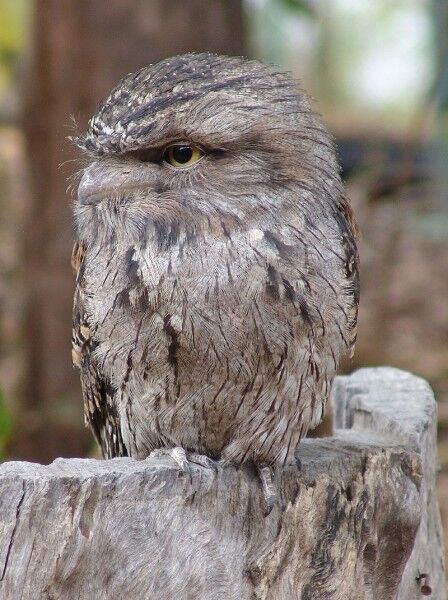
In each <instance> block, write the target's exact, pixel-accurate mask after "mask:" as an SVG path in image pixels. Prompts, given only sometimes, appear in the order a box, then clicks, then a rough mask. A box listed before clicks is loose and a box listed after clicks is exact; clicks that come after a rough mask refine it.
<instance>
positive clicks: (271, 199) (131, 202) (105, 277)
mask: <svg viewBox="0 0 448 600" xmlns="http://www.w3.org/2000/svg"><path fill="white" fill-rule="evenodd" d="M175 141H182V142H189V143H192V144H195V145H198V146H200V147H201V148H202V149H203V150H204V151H205V156H204V157H203V159H202V160H200V161H199V162H197V163H196V164H194V165H193V166H191V167H189V168H186V169H174V168H173V167H171V166H170V165H168V164H167V163H165V162H164V161H163V159H162V155H163V149H164V148H165V147H166V146H167V145H168V144H170V143H172V142H175ZM77 143H78V145H79V146H80V147H81V148H83V149H84V150H85V151H86V152H87V153H88V154H89V155H90V156H91V158H92V163H91V164H90V166H88V167H87V168H86V169H85V171H84V174H83V177H82V180H81V183H80V186H79V192H78V199H77V200H76V201H75V204H74V215H75V230H76V238H77V244H76V246H75V252H74V264H75V268H76V271H77V285H76V293H75V307H74V352H73V355H74V361H75V363H77V364H79V366H80V368H81V381H82V388H83V395H84V401H85V414H86V420H87V422H88V423H89V424H90V426H91V427H92V429H93V432H94V434H95V436H96V439H97V441H98V443H99V444H100V445H101V448H102V451H103V454H104V455H105V456H106V457H113V456H118V455H129V456H134V457H136V458H144V457H146V456H147V455H148V454H149V453H150V452H151V451H152V450H154V449H157V448H160V447H176V446H181V447H183V448H184V449H186V450H187V452H189V451H192V452H198V453H202V454H206V455H208V456H210V457H213V458H219V459H222V460H223V461H225V462H232V463H236V464H239V463H241V462H243V461H247V460H254V461H255V462H256V463H257V464H259V465H272V464H275V463H280V464H284V463H286V462H289V461H292V460H293V456H294V450H295V447H296V445H297V443H298V442H299V440H300V438H301V437H302V436H304V435H305V434H306V431H307V430H308V428H309V427H314V426H315V425H316V424H317V423H318V422H319V421H320V419H321V417H322V413H323V409H324V406H325V402H326V400H327V397H328V393H329V389H330V386H331V382H332V380H333V377H334V374H335V371H336V368H337V365H338V361H339V358H340V356H341V355H342V354H343V353H344V352H346V351H349V352H350V351H351V349H352V347H353V343H354V339H355V328H356V314H357V305H358V258H357V251H356V245H355V241H354V224H353V221H352V217H351V210H350V208H349V205H348V202H347V200H346V198H345V195H344V190H343V187H342V184H341V180H340V177H339V174H338V166H337V162H336V158H335V152H334V147H333V143H332V141H331V140H330V138H329V136H328V134H327V132H326V130H325V128H324V127H323V126H322V124H321V123H320V121H319V120H318V119H317V118H316V116H315V115H314V114H313V112H312V111H311V108H310V106H309V102H308V99H307V98H306V96H305V95H304V93H303V92H298V91H297V89H296V87H295V83H294V82H293V81H292V80H291V79H290V78H289V77H288V76H287V75H285V74H283V73H279V72H277V71H275V70H274V69H273V68H271V67H268V66H265V65H262V64H260V63H257V62H253V61H247V60H245V59H241V58H229V57H222V56H214V55H210V54H198V55H194V54H189V55H185V56H178V57H174V58H170V59H167V60H164V61H162V62H161V63H159V64H157V65H152V66H149V67H145V68H143V69H141V70H140V71H138V72H137V73H134V74H132V75H128V76H127V77H125V78H124V79H123V80H122V81H121V82H120V83H119V84H118V86H117V87H116V88H115V89H114V90H113V91H112V92H111V94H110V96H109V97H108V98H107V99H106V100H105V101H104V102H103V103H102V104H101V105H100V107H99V109H98V112H97V114H96V115H95V116H94V117H93V118H92V120H91V121H90V125H89V129H88V131H87V133H86V135H85V136H83V137H81V138H79V139H78V140H77Z"/></svg>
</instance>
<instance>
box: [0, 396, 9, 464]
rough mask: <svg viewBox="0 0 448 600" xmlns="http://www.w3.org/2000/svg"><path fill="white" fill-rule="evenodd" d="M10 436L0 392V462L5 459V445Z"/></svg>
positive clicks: (6, 413)
mask: <svg viewBox="0 0 448 600" xmlns="http://www.w3.org/2000/svg"><path fill="white" fill-rule="evenodd" d="M10 435H11V417H10V414H9V411H8V410H7V408H6V405H5V402H4V398H3V393H2V391H1V390H0V460H2V459H3V458H4V457H5V448H6V444H7V443H8V441H9V436H10Z"/></svg>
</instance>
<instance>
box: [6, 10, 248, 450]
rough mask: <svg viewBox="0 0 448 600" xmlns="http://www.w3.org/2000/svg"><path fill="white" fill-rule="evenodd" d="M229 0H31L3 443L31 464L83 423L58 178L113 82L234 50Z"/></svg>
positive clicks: (81, 435) (73, 445) (238, 49)
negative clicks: (15, 377)
mask: <svg viewBox="0 0 448 600" xmlns="http://www.w3.org/2000/svg"><path fill="white" fill-rule="evenodd" d="M240 4H241V3H240V0H190V1H189V2H185V1H184V0H108V1H107V2H101V1H99V0H35V2H34V14H33V23H32V30H33V31H32V35H33V40H32V48H31V58H30V63H31V64H30V70H29V74H28V77H27V79H26V90H25V111H24V126H25V133H26V145H27V152H28V157H29V165H30V181H31V197H32V206H31V208H30V214H29V220H28V222H27V224H26V227H25V230H24V232H23V236H24V254H25V260H24V263H25V265H26V266H25V271H24V277H25V284H26V290H27V300H28V301H27V308H26V319H25V338H26V342H27V352H28V361H27V373H26V380H25V383H24V389H23V394H22V398H21V403H20V404H19V412H18V414H17V415H16V423H17V426H16V428H15V435H14V436H13V441H12V444H11V447H10V454H11V455H12V456H14V457H16V458H26V459H32V460H38V461H47V460H51V459H52V458H54V457H56V456H79V455H83V454H85V453H86V451H88V449H89V447H90V444H91V438H90V436H89V434H87V433H86V432H84V428H83V418H82V409H81V397H80V386H79V380H78V373H77V372H74V371H73V369H72V366H71V359H70V335H71V331H70V330H71V304H72V294H73V278H72V274H71V270H70V252H71V247H72V229H71V216H70V198H69V194H68V193H67V191H66V189H67V185H68V183H67V178H68V177H69V176H70V175H71V174H72V173H73V172H74V171H76V168H77V167H78V165H77V163H76V162H75V161H73V159H74V158H76V156H77V153H76V150H75V149H74V148H72V147H71V146H70V144H69V142H67V139H66V138H67V136H68V135H70V134H71V133H73V130H74V126H73V123H72V121H71V116H72V115H73V116H74V118H75V121H76V123H77V125H78V126H79V127H80V129H81V130H82V129H83V128H84V127H85V125H86V121H87V118H88V117H89V116H90V115H91V113H92V112H93V111H94V109H95V106H96V104H97V102H98V101H99V100H100V99H101V97H102V96H104V95H105V94H106V93H107V92H108V91H109V90H110V88H111V87H112V86H113V85H114V84H115V83H116V82H117V81H118V79H119V78H120V77H121V76H123V75H125V74H126V73H128V72H130V71H133V70H135V69H137V68H139V67H141V66H143V65H145V64H147V63H150V62H156V61H158V60H160V59H161V58H164V57H166V56H170V55H173V54H178V53H183V52H187V51H197V52H199V51H204V50H209V51H212V52H216V53H225V54H243V53H244V42H243V25H242V14H241V5H240Z"/></svg>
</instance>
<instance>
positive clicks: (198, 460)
mask: <svg viewBox="0 0 448 600" xmlns="http://www.w3.org/2000/svg"><path fill="white" fill-rule="evenodd" d="M189 459H190V462H192V463H194V464H195V465H200V466H201V467H205V468H206V469H212V470H213V471H214V472H215V473H217V472H218V463H217V462H216V461H215V460H213V459H212V458H210V457H208V456H206V455H205V454H197V453H196V452H193V453H192V454H190V456H189Z"/></svg>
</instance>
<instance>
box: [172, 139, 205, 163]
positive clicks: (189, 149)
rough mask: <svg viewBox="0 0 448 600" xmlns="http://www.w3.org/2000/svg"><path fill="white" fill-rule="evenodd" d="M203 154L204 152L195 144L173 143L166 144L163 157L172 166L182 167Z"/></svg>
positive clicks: (195, 160) (193, 161)
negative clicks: (170, 144)
mask: <svg viewBox="0 0 448 600" xmlns="http://www.w3.org/2000/svg"><path fill="white" fill-rule="evenodd" d="M203 156H204V153H203V152H202V150H200V149H199V148H198V147H197V146H190V145H189V144H173V145H172V146H168V148H167V149H166V150H165V154H164V155H163V158H164V159H165V160H166V162H167V163H168V164H169V165H171V166H172V167H176V168H177V169H182V168H184V167H189V166H191V165H193V164H194V163H195V162H198V160H199V159H200V158H202V157H203Z"/></svg>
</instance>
